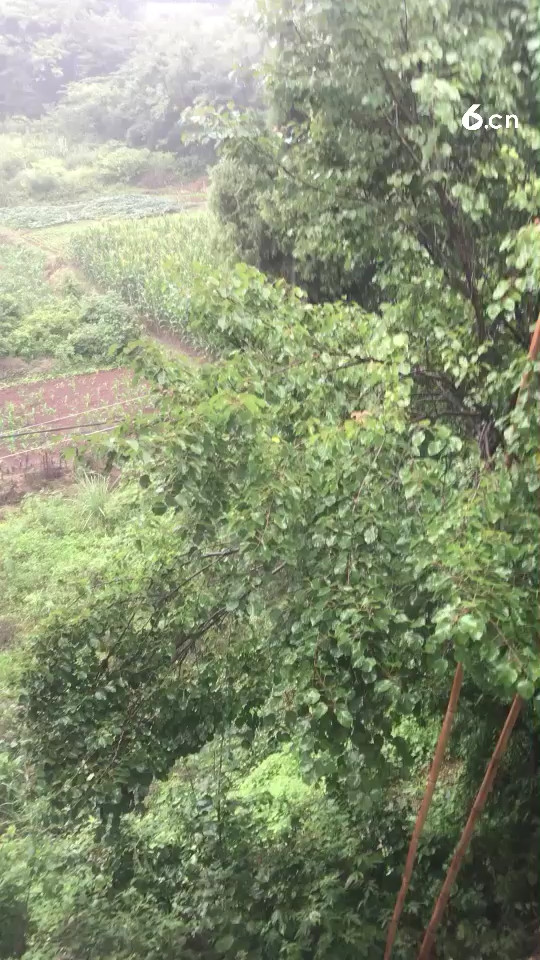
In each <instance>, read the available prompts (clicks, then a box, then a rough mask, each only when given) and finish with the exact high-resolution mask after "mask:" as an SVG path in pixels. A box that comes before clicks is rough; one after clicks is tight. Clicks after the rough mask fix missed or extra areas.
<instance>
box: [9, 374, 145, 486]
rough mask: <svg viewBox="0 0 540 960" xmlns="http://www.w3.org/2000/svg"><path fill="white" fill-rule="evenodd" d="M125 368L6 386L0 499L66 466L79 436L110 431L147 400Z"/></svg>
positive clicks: (60, 470)
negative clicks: (64, 454)
mask: <svg viewBox="0 0 540 960" xmlns="http://www.w3.org/2000/svg"><path fill="white" fill-rule="evenodd" d="M131 380H132V375H131V372H130V371H128V370H125V369H123V368H118V369H114V370H100V371H98V372H96V373H90V374H80V375H78V376H77V375H76V376H72V377H59V378H56V379H52V380H43V381H37V382H34V383H24V384H19V385H14V386H8V387H4V388H3V389H0V502H1V501H2V498H4V499H5V498H7V497H13V496H14V495H15V494H16V493H20V491H21V489H23V488H24V487H25V485H26V484H27V483H28V480H29V477H31V478H32V480H33V481H35V480H37V479H39V478H41V479H44V478H45V479H46V478H47V476H51V475H52V476H58V475H59V474H61V473H62V472H63V471H65V469H66V465H65V463H63V459H62V452H63V450H64V449H65V447H66V446H67V445H70V444H72V443H73V439H74V438H83V437H85V436H88V435H90V434H92V435H96V434H99V433H106V432H108V431H110V430H112V429H114V426H115V425H116V424H118V423H119V422H120V420H122V419H123V418H124V417H125V415H126V414H127V413H136V412H137V411H138V410H140V409H141V408H142V407H143V405H144V402H145V395H146V391H145V388H144V386H141V384H138V385H137V387H134V386H133V385H132V382H131Z"/></svg>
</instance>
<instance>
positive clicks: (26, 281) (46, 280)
mask: <svg viewBox="0 0 540 960" xmlns="http://www.w3.org/2000/svg"><path fill="white" fill-rule="evenodd" d="M48 261H50V258H48V257H47V256H46V254H44V253H43V252H41V251H40V250H36V249H31V248H28V247H23V246H14V245H8V244H0V357H6V356H16V357H23V358H24V359H27V360H30V359H34V358H37V357H54V358H55V359H56V360H57V361H59V364H60V365H61V366H63V367H74V366H77V365H79V366H80V365H83V366H84V365H88V364H89V363H90V362H95V361H97V360H100V361H102V362H103V361H105V362H107V361H108V362H110V356H109V350H110V349H111V347H114V346H116V347H119V346H122V345H125V344H127V343H129V341H130V340H133V339H134V338H135V337H137V336H138V335H140V322H139V320H138V319H137V317H135V316H134V315H133V313H132V311H130V310H129V309H128V308H127V307H126V305H125V304H124V303H122V301H121V300H120V299H119V298H118V297H115V296H114V295H112V294H107V295H104V294H99V293H95V292H89V291H87V290H85V289H84V286H82V285H81V283H80V281H79V279H78V278H77V277H76V275H74V274H73V271H70V270H68V269H65V268H63V267H62V264H61V263H60V264H56V263H55V261H54V259H53V263H52V272H51V267H50V266H49V269H47V266H48ZM55 278H57V279H56V281H55Z"/></svg>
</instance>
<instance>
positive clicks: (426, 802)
mask: <svg viewBox="0 0 540 960" xmlns="http://www.w3.org/2000/svg"><path fill="white" fill-rule="evenodd" d="M462 682H463V667H462V665H461V663H458V665H457V667H456V672H455V674H454V681H453V683H452V690H451V692H450V699H449V701H448V706H447V708H446V714H445V717H444V720H443V724H442V727H441V732H440V734H439V739H438V741H437V746H436V749H435V754H434V756H433V761H432V764H431V767H430V771H429V776H428V781H427V785H426V790H425V793H424V797H423V800H422V803H421V805H420V809H419V811H418V815H417V817H416V823H415V825H414V830H413V833H412V837H411V842H410V844H409V852H408V853H407V860H406V863H405V869H404V871H403V879H402V881H401V888H400V891H399V894H398V898H397V900H396V905H395V907H394V913H393V915H392V921H391V923H390V926H389V928H388V937H387V939H386V949H385V951H384V960H390V956H391V954H392V948H393V946H394V940H395V939H396V933H397V928H398V923H399V918H400V916H401V912H402V910H403V905H404V903H405V897H406V896H407V891H408V889H409V884H410V882H411V876H412V871H413V867H414V861H415V860H416V851H417V849H418V841H419V840H420V836H421V833H422V830H423V828H424V824H425V822H426V819H427V815H428V811H429V808H430V805H431V800H432V797H433V793H434V790H435V786H436V784H437V779H438V776H439V772H440V769H441V765H442V762H443V759H444V754H445V752H446V747H447V744H448V739H449V737H450V731H451V729H452V722H453V720H454V716H455V713H456V707H457V704H458V700H459V694H460V691H461V684H462Z"/></svg>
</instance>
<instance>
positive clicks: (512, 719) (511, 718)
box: [418, 696, 523, 960]
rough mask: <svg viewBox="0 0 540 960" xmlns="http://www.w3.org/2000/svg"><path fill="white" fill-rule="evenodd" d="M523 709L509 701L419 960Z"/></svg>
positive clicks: (421, 957)
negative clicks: (510, 704)
mask: <svg viewBox="0 0 540 960" xmlns="http://www.w3.org/2000/svg"><path fill="white" fill-rule="evenodd" d="M522 706H523V700H522V699H521V697H518V696H516V697H514V700H513V701H512V706H511V707H510V710H509V712H508V716H507V718H506V721H505V724H504V727H503V728H502V730H501V733H500V736H499V739H498V741H497V746H496V747H495V750H494V751H493V754H492V756H491V760H490V761H489V764H488V766H487V770H486V772H485V775H484V779H483V780H482V785H481V787H480V790H479V791H478V793H477V794H476V799H475V801H474V803H473V806H472V810H471V812H470V814H469V819H468V820H467V823H466V824H465V829H464V830H463V833H462V834H461V838H460V840H459V843H458V845H457V847H456V850H455V853H454V856H453V858H452V863H451V864H450V867H449V869H448V873H447V874H446V878H445V881H444V883H443V885H442V889H441V892H440V894H439V896H438V898H437V900H436V902H435V906H434V908H433V913H432V915H431V920H430V921H429V926H428V928H427V930H426V933H425V936H424V939H423V941H422V946H421V947H420V953H419V954H418V960H429V958H430V956H431V950H432V947H433V943H434V941H435V934H436V932H437V927H438V926H439V923H440V922H441V919H442V917H443V914H444V911H445V909H446V905H447V903H448V900H449V897H450V893H451V891H452V887H453V885H454V882H455V879H456V877H457V875H458V872H459V869H460V867H461V864H462V862H463V858H464V856H465V854H466V853H467V850H468V848H469V844H470V842H471V837H472V835H473V832H474V828H475V826H476V821H477V820H478V817H479V816H480V814H481V813H482V810H483V809H484V806H485V804H486V800H487V798H488V795H489V792H490V790H491V788H492V786H493V781H494V780H495V776H496V774H497V770H498V769H499V764H500V762H501V760H502V757H503V754H504V752H505V750H506V748H507V746H508V741H509V739H510V735H511V733H512V730H513V729H514V726H515V723H516V720H517V718H518V717H519V714H520V711H521V708H522Z"/></svg>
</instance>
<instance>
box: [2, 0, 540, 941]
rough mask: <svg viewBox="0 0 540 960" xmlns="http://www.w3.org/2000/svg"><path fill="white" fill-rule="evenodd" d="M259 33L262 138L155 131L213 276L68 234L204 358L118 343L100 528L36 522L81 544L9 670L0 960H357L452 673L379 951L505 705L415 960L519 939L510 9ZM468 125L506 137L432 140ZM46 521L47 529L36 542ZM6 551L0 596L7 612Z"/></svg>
mask: <svg viewBox="0 0 540 960" xmlns="http://www.w3.org/2000/svg"><path fill="white" fill-rule="evenodd" d="M258 10H259V14H258V18H257V25H258V28H259V30H260V34H261V39H262V42H263V43H264V45H265V51H266V52H265V57H264V61H263V63H262V65H261V68H260V70H259V76H261V77H262V78H263V79H264V87H265V96H266V98H267V108H268V109H267V112H266V113H264V115H263V114H262V113H260V112H256V111H253V110H251V109H248V110H245V111H242V112H240V111H238V110H237V109H232V110H231V111H229V112H227V111H224V110H221V109H218V110H217V111H216V110H213V111H212V110H210V109H199V110H198V111H197V113H196V114H193V113H192V114H191V115H190V118H189V123H190V124H192V123H195V121H196V122H197V123H198V124H199V126H200V127H201V128H202V133H203V136H205V137H208V138H210V139H212V141H214V140H217V141H218V142H219V144H220V150H221V155H222V161H221V163H220V165H219V167H218V169H217V171H216V173H215V176H214V193H215V206H216V210H217V212H218V215H219V217H220V218H221V221H222V222H223V224H224V226H225V229H224V231H223V237H224V239H223V237H222V247H223V246H226V242H230V243H232V244H233V252H232V253H229V254H228V255H226V256H224V255H223V250H220V249H219V247H218V245H216V242H215V238H214V230H215V227H214V224H213V221H212V220H211V218H210V217H208V216H207V215H201V216H198V215H196V216H185V215H183V216H176V215H174V216H172V217H167V218H160V219H156V220H148V221H137V222H130V223H128V224H113V223H111V224H107V225H104V226H101V227H98V228H95V229H94V228H93V229H91V230H89V231H85V232H84V233H80V234H79V235H78V236H77V237H75V238H74V240H73V251H74V255H75V256H76V259H77V262H78V264H79V266H80V268H81V269H82V270H83V271H84V272H85V274H86V275H87V277H88V278H90V279H91V280H93V281H94V282H95V283H96V284H99V286H100V288H101V289H103V290H106V289H107V288H110V289H111V290H112V291H113V293H114V295H115V296H120V297H122V298H123V300H124V301H125V302H127V303H128V304H129V305H130V306H131V307H134V308H136V309H137V310H138V311H140V312H141V313H143V314H145V315H146V316H149V317H151V318H152V319H157V320H160V321H161V322H163V323H169V324H171V325H173V326H175V327H181V328H182V329H183V330H186V331H187V332H188V333H189V335H190V336H191V337H192V338H193V339H196V340H197V341H199V342H201V343H204V344H205V345H206V347H207V348H208V353H211V354H212V355H213V357H214V359H212V360H211V361H209V360H207V361H205V362H201V363H197V364H193V363H188V362H187V361H183V360H171V359H170V358H167V357H165V355H164V354H163V353H162V352H161V351H160V350H158V349H157V348H154V349H150V348H149V347H148V346H147V345H145V344H142V343H130V344H129V345H128V347H127V349H126V350H125V351H124V353H123V354H122V362H128V361H129V362H130V363H131V364H132V365H133V367H134V370H135V373H136V375H137V377H139V378H140V379H141V380H143V381H145V382H146V383H148V384H150V389H151V390H152V400H151V402H150V403H149V404H148V408H149V409H148V408H147V409H145V410H144V411H140V412H138V413H135V414H133V415H132V416H131V417H130V418H129V419H128V420H126V422H125V423H124V424H123V425H122V426H121V428H119V430H118V431H117V434H116V435H115V436H114V437H111V436H109V437H108V439H107V444H106V447H104V448H102V449H101V453H102V454H103V456H106V458H107V465H108V469H109V470H110V471H112V470H113V469H118V468H119V469H120V470H121V471H122V477H123V482H124V483H125V484H126V493H125V501H122V502H121V506H120V504H119V505H118V508H117V511H118V512H116V513H115V510H114V509H111V513H110V515H109V516H107V513H106V510H105V509H103V498H102V497H101V499H100V496H101V495H98V499H97V504H98V506H97V507H96V506H95V505H94V507H93V508H92V510H91V511H90V512H89V511H88V509H87V510H86V512H85V514H84V518H83V520H82V522H81V523H79V524H78V523H77V520H76V519H75V520H70V521H69V523H68V524H67V525H66V528H65V531H64V532H65V534H66V537H67V538H68V542H69V543H70V544H72V546H73V549H76V550H79V549H80V544H79V540H78V537H79V535H80V532H81V526H82V529H83V530H86V529H87V525H89V528H90V534H89V543H90V547H91V551H92V552H91V554H90V558H91V562H90V570H89V573H88V574H87V575H85V572H84V570H82V571H81V576H80V579H79V578H78V577H77V574H76V565H73V567H70V566H69V565H67V577H65V578H66V579H68V580H69V581H70V582H69V583H68V584H65V583H64V584H63V585H62V587H61V589H60V590H59V591H58V593H55V594H54V595H53V600H52V602H51V603H49V604H48V605H47V612H48V614H49V615H48V616H47V617H46V618H44V619H42V618H41V617H40V618H39V619H38V621H37V623H36V627H35V629H34V630H33V631H28V633H29V634H30V635H29V636H28V637H27V639H26V641H25V645H24V646H23V647H22V648H20V650H21V653H20V654H19V657H18V656H17V655H15V656H14V659H13V661H12V662H11V661H10V666H9V668H8V670H7V673H8V677H7V680H6V681H4V682H5V685H6V687H7V688H8V689H7V694H6V702H7V706H6V708H5V711H4V714H3V716H2V728H3V730H4V731H5V733H4V737H5V741H6V746H5V750H4V753H3V754H2V755H0V796H1V797H2V798H3V799H2V800H1V806H0V817H1V818H2V819H1V820H0V824H1V830H2V831H3V833H2V835H1V836H0V876H1V877H2V880H1V881H0V906H1V908H2V910H3V912H4V915H5V916H7V917H8V920H9V922H8V924H7V925H6V927H5V928H4V929H3V930H2V935H1V936H2V938H3V939H0V956H2V955H3V956H5V957H7V958H11V957H15V956H24V957H26V958H27V960H57V958H58V957H69V958H71V957H83V956H84V957H86V958H88V960H139V958H140V960H143V958H144V960H148V958H150V960H153V958H155V960H158V958H159V960H163V958H165V960H168V958H170V960H173V958H174V960H176V958H177V957H179V956H182V958H186V960H226V958H233V957H234V958H238V960H261V958H262V960H338V958H339V960H353V958H354V960H374V958H378V957H381V956H382V955H383V950H384V943H385V938H386V930H387V927H388V922H389V919H390V916H391V913H392V909H393V906H394V902H395V898H396V894H397V891H398V889H399V886H400V881H401V874H402V869H403V863H404V860H405V856H406V851H407V845H408V840H409V836H410V831H411V826H412V823H413V821H414V816H415V813H416V810H417V807H418V803H419V801H420V797H421V793H422V789H423V785H424V782H425V776H426V770H427V765H428V763H429V760H430V757H431V755H432V752H433V746H434V742H435V740H436V737H437V734H438V729H439V726H440V722H441V717H442V715H443V712H444V709H445V705H446V701H447V698H448V691H449V687H450V683H451V676H452V674H453V672H454V669H455V667H456V664H458V663H461V664H463V666H464V669H465V683H464V686H463V690H462V693H461V699H460V702H459V709H458V713H457V716H456V720H455V725H454V729H453V732H452V739H451V744H450V749H449V752H448V754H447V756H446V759H445V764H444V768H443V772H442V776H441V782H440V783H439V786H438V788H437V791H436V793H435V798H434V803H433V806H432V808H431V810H430V814H429V818H428V821H427V824H426V828H425V831H424V834H423V836H422V838H421V843H420V848H419V856H418V859H417V863H416V867H415V872H414V875H413V879H412V884H411V889H410V891H409V896H408V899H407V902H406V905H405V911H404V914H403V917H402V920H401V924H400V929H399V935H398V940H397V942H396V945H395V950H394V954H393V956H394V957H395V958H396V960H413V958H415V957H417V955H418V948H419V944H420V942H421V939H422V935H423V931H424V930H425V927H426V924H427V922H428V920H429V917H430V914H431V909H432V905H433V901H434V898H435V897H436V895H437V893H438V891H439V889H440V885H441V882H442V879H443V876H444V874H445V872H446V868H447V864H448V861H449V858H450V856H451V854H452V851H453V849H454V847H455V844H456V841H457V840H458V837H459V836H460V833H461V830H462V827H463V824H464V822H465V820H466V818H467V816H468V813H469V810H470V808H471V804H472V802H473V799H474V796H475V794H476V790H477V788H478V785H479V782H480V780H481V778H482V776H483V772H484V769H485V765H486V763H487V761H488V758H489V756H490V754H491V751H492V749H493V745H494V743H495V740H496V738H497V735H498V732H499V730H500V727H501V725H502V723H503V720H504V717H505V715H506V713H507V709H508V704H509V703H510V701H511V699H512V698H513V697H514V696H515V695H516V694H517V695H518V696H520V697H521V698H523V701H524V709H523V711H522V713H521V715H520V717H519V720H518V723H517V725H516V728H515V730H514V734H513V737H512V740H511V745H510V748H509V750H508V752H507V753H506V755H505V756H504V759H503V762H502V764H501V767H500V770H499V773H498V777H497V781H496V785H495V789H494V790H493V792H492V794H491V795H490V797H489V801H488V806H487V809H486V811H485V815H484V817H483V818H482V819H481V821H480V824H479V827H478V829H477V830H476V832H475V835H474V838H473V841H472V845H471V850H470V854H469V856H468V858H467V860H466V862H465V863H464V865H463V867H462V870H461V873H460V875H459V880H458V883H457V884H456V886H455V888H454V892H453V896H452V902H451V909H450V910H448V911H447V912H446V914H445V916H444V918H443V922H442V924H441V926H440V928H439V930H438V935H437V952H436V956H437V957H438V958H444V960H456V958H458V957H459V958H462V957H463V958H465V957H473V956H474V957H475V958H476V957H478V958H482V960H495V958H500V957H505V958H508V960H526V958H528V957H530V956H531V954H532V953H533V951H535V949H536V946H537V938H538V931H539V919H538V903H537V862H536V861H537V844H538V835H539V831H538V827H539V822H538V807H537V795H538V787H539V762H540V750H539V739H538V734H539V722H540V652H539V646H538V603H539V599H540V598H539V578H538V554H537V549H538V534H539V521H538V490H539V489H540V480H539V476H538V418H537V411H538V401H539V399H540V397H539V393H540V390H539V381H538V374H539V372H540V365H539V364H538V361H537V362H536V363H535V364H529V365H528V364H527V350H528V347H529V340H530V333H531V329H532V325H533V323H534V320H535V317H536V313H537V311H538V307H539V304H540V230H539V229H538V224H537V222H536V219H537V216H538V206H539V200H540V178H539V175H538V170H539V165H538V154H539V151H540V132H539V130H538V119H539V101H538V96H537V95H538V65H539V64H538V49H539V47H538V43H537V42H536V41H537V34H536V33H535V30H536V23H537V21H536V20H535V17H536V8H535V6H534V5H529V4H526V3H525V2H524V0H523V2H522V0H513V2H512V3H508V4H507V3H504V2H503V3H501V2H500V0H497V2H495V0H493V2H492V0H473V2H472V3H470V4H468V5H467V7H464V6H463V5H462V4H458V3H454V2H453V0H407V2H406V3H403V0H399V2H398V0H390V2H389V3H387V4H386V6H384V7H383V6H381V5H380V4H375V3H374V2H373V0H350V2H346V3H345V2H343V3H329V2H327V0H309V2H307V0H306V2H305V3H303V2H300V3H294V4H292V3H290V2H289V0H261V3H260V4H259V6H258ZM472 103H481V109H482V111H483V113H485V115H486V116H487V115H489V114H491V113H493V112H498V113H501V114H504V113H513V114H516V115H517V116H518V117H519V125H518V128H517V129H514V127H513V126H512V127H509V128H508V129H501V130H498V131H496V130H487V129H482V130H479V131H476V132H475V131H466V130H464V129H463V127H462V125H461V116H462V115H463V114H464V112H465V111H466V110H467V109H468V107H469V106H470V105H471V104H472ZM235 254H236V256H237V257H238V258H239V259H241V258H242V257H243V258H245V259H248V260H251V261H252V263H251V265H247V264H246V263H241V262H240V263H236V264H235V263H234V258H235ZM258 267H264V268H265V269H267V270H268V271H269V272H270V274H271V275H272V277H273V278H270V277H268V276H266V275H265V274H264V273H262V272H260V269H258ZM298 284H300V285H298ZM102 296H104V294H102ZM525 370H527V371H528V373H529V374H530V378H529V380H528V382H527V383H526V385H525V387H524V389H523V390H522V391H521V392H520V393H519V395H518V387H519V384H520V381H521V378H522V375H523V372H524V371H525ZM102 493H103V490H102ZM100 505H101V506H100ZM52 509H53V511H54V515H55V516H56V505H55V507H54V508H52ZM80 509H81V512H82V508H80ZM27 510H28V515H29V516H33V515H36V516H37V517H38V518H39V516H40V515H41V513H42V511H43V512H44V513H45V514H46V510H44V508H43V506H42V505H41V504H40V503H39V502H38V504H37V505H34V506H31V507H28V508H27ZM119 517H121V521H120V522H119V521H118V518H119ZM18 522H19V523H22V525H23V527H25V524H26V522H27V521H26V515H23V518H22V520H20V521H18ZM97 524H102V525H103V539H104V544H105V546H104V551H105V553H106V556H107V565H106V568H105V567H104V566H102V564H101V562H100V560H99V559H98V558H96V556H95V554H94V551H95V550H96V539H95V531H96V526H97ZM64 532H62V531H60V534H59V533H58V529H57V528H54V525H53V529H52V531H51V536H52V537H53V542H54V543H55V545H56V549H57V542H56V541H57V537H58V536H59V535H64ZM28 536H29V535H28V534H27V532H26V527H25V529H24V531H23V532H22V533H21V553H22V557H21V567H20V570H21V573H19V574H17V575H16V577H15V583H14V584H13V585H12V586H11V585H9V589H8V591H7V595H8V599H9V602H10V603H11V604H13V608H14V611H15V612H14V614H13V616H14V618H15V619H17V620H18V617H19V616H20V614H19V615H18V614H17V613H16V610H17V604H18V603H19V602H20V599H19V598H20V587H19V586H18V581H17V576H18V577H19V578H20V579H24V577H25V576H26V575H27V571H28V570H31V569H32V564H33V561H32V559H31V558H29V555H28V542H29V541H28V539H27V538H28ZM1 544H2V539H1V537H0V545H1ZM52 556H53V558H54V557H56V559H54V563H55V564H57V565H58V568H59V569H60V570H62V571H65V570H66V561H65V558H64V559H61V558H59V557H58V554H57V553H56V554H55V553H54V551H53V554H52ZM14 559H15V557H14V555H13V553H12V552H10V551H9V550H8V567H7V569H4V572H3V573H2V574H1V576H3V577H4V583H5V582H6V580H9V578H10V570H11V569H12V565H13V562H14ZM36 576H37V579H38V597H37V599H39V584H41V583H43V584H44V585H45V586H44V587H42V588H41V589H47V583H48V581H47V578H46V577H44V574H43V571H42V570H40V569H38V570H37V573H36ZM64 576H65V572H64ZM1 583H2V580H1V579H0V584H1ZM31 597H33V599H32V608H33V607H35V606H36V595H35V594H34V595H32V594H31ZM21 619H22V618H21ZM22 629H23V630H24V632H25V633H26V631H27V624H26V623H23V627H22ZM10 671H11V673H10ZM0 680H2V673H1V668H0ZM5 931H7V932H5Z"/></svg>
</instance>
